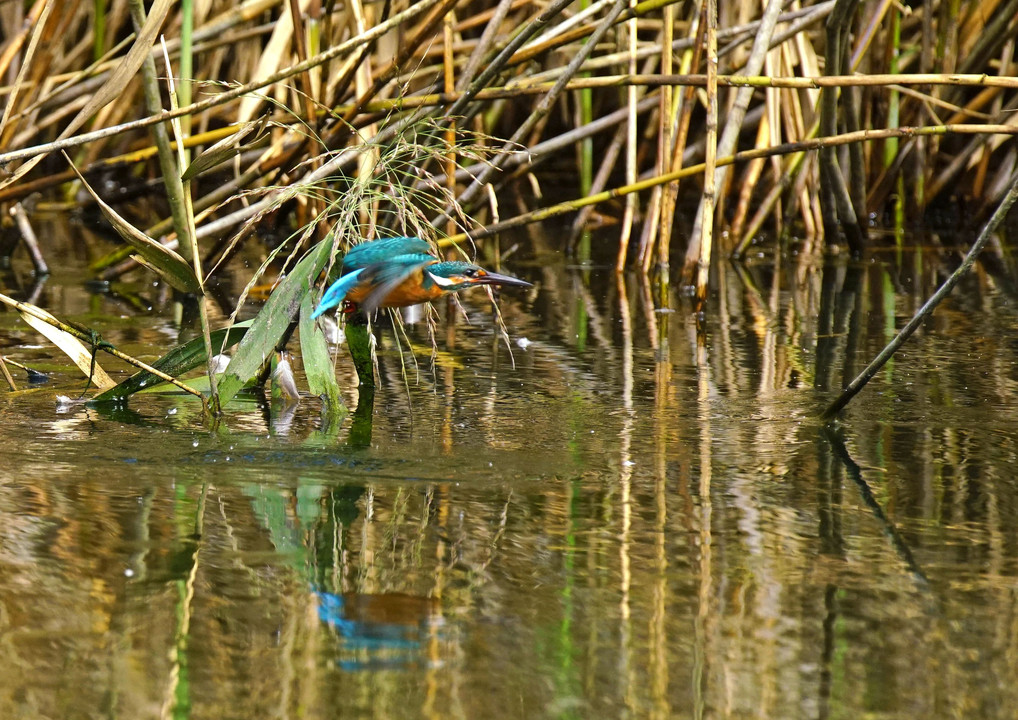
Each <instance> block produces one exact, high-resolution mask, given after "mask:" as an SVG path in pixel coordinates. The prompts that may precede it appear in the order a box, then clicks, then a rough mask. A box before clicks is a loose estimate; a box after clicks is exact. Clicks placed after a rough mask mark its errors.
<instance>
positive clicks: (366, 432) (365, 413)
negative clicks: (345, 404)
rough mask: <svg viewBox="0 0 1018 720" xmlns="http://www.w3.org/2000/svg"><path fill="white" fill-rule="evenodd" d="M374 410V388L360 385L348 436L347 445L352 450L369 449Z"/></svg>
mask: <svg viewBox="0 0 1018 720" xmlns="http://www.w3.org/2000/svg"><path fill="white" fill-rule="evenodd" d="M374 410H375V388H374V387H373V386H369V385H361V387H360V396H359V398H358V400H357V409H356V410H354V412H353V415H352V417H351V421H350V435H349V436H348V439H347V444H348V445H349V446H350V447H352V448H366V447H371V422H372V418H373V413H374Z"/></svg>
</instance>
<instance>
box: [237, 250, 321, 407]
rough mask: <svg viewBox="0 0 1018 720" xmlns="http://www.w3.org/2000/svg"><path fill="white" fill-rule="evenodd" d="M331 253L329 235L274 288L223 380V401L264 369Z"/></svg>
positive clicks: (238, 348)
mask: <svg viewBox="0 0 1018 720" xmlns="http://www.w3.org/2000/svg"><path fill="white" fill-rule="evenodd" d="M331 254H332V238H331V237H327V238H325V239H324V240H322V241H321V242H320V243H318V244H317V245H315V247H314V248H312V249H311V251H310V252H308V254H307V255H305V256H304V258H303V259H302V260H301V261H300V262H299V263H297V265H296V266H295V267H294V268H293V270H292V271H290V274H289V275H287V276H286V277H285V278H284V279H283V281H282V282H280V283H279V285H278V287H276V289H275V290H274V291H273V292H272V295H271V296H270V297H269V299H268V301H267V302H266V303H265V307H263V308H262V309H261V312H259V313H258V316H257V317H256V318H255V319H254V321H253V323H252V324H251V329H250V330H249V331H248V333H247V335H245V336H244V339H243V340H242V341H241V343H240V345H239V346H238V347H237V352H236V353H234V355H233V359H232V360H231V361H230V364H229V365H228V366H227V368H226V372H225V373H224V375H223V379H222V380H221V381H220V383H219V401H220V403H221V404H223V405H225V404H226V403H228V402H229V401H230V400H231V399H233V397H234V396H235V395H236V394H237V393H238V392H239V391H240V389H241V388H242V387H244V384H245V383H247V382H248V381H250V380H251V379H253V378H254V377H255V376H256V375H258V373H259V372H260V371H261V369H262V367H263V366H264V365H265V362H266V361H267V360H268V359H269V357H270V356H271V354H272V353H273V352H274V351H275V350H276V347H277V346H278V345H279V344H280V343H281V341H282V340H283V338H284V337H285V336H286V334H287V332H288V331H289V329H290V323H291V322H293V319H294V318H295V317H296V316H297V311H298V310H300V306H301V302H302V301H303V300H304V298H305V297H306V296H307V295H308V294H309V293H310V292H311V287H312V285H313V284H314V281H315V278H317V277H318V275H319V274H320V273H321V272H322V270H323V269H324V268H325V265H326V264H327V263H328V262H329V257H330V255H331Z"/></svg>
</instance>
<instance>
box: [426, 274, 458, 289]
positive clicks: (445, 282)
mask: <svg viewBox="0 0 1018 720" xmlns="http://www.w3.org/2000/svg"><path fill="white" fill-rule="evenodd" d="M428 277H430V278H431V281H432V282H433V283H435V284H436V285H438V286H439V287H449V286H451V285H455V284H456V281H455V280H450V279H449V278H444V277H440V276H438V275H436V274H435V273H433V272H430V271H429V272H428Z"/></svg>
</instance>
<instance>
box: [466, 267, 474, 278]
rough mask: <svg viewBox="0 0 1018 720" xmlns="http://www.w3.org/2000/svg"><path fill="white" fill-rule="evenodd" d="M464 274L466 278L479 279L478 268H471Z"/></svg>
mask: <svg viewBox="0 0 1018 720" xmlns="http://www.w3.org/2000/svg"><path fill="white" fill-rule="evenodd" d="M463 274H464V275H465V276H467V277H469V278H472V277H477V269H476V268H470V269H469V270H467V271H465V272H464V273H463Z"/></svg>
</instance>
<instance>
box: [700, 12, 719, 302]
mask: <svg viewBox="0 0 1018 720" xmlns="http://www.w3.org/2000/svg"><path fill="white" fill-rule="evenodd" d="M706 7H707V17H706V20H707V23H706V24H707V30H706V34H705V39H706V44H707V51H706V60H707V156H706V159H705V161H704V181H703V201H702V207H703V222H702V226H701V227H702V228H703V229H702V231H701V233H700V243H699V251H700V256H699V264H698V265H697V272H696V300H697V306H698V310H699V311H701V312H702V310H703V308H704V304H705V303H706V301H707V284H708V281H709V280H710V259H711V248H712V245H713V238H714V232H713V231H714V204H715V193H716V191H717V178H718V174H717V151H718V145H717V143H718V85H717V70H718V34H717V30H718V7H717V0H707V5H706Z"/></svg>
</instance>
